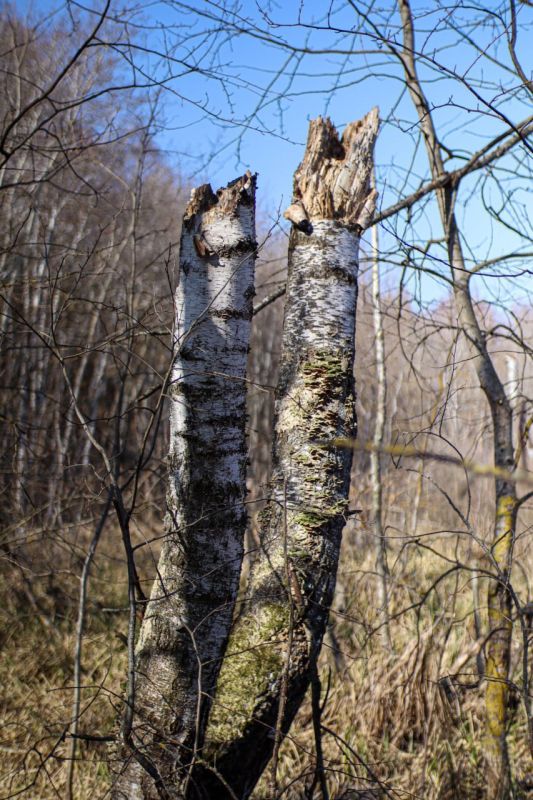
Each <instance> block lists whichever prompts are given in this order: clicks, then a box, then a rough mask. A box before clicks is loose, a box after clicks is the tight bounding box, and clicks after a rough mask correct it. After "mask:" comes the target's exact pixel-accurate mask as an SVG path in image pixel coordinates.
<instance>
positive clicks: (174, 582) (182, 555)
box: [113, 173, 256, 800]
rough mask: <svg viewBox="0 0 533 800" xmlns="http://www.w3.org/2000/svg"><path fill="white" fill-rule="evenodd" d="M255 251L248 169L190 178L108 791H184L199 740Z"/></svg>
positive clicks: (213, 653) (220, 651)
mask: <svg viewBox="0 0 533 800" xmlns="http://www.w3.org/2000/svg"><path fill="white" fill-rule="evenodd" d="M255 253H256V242H255V178H254V177H253V176H252V175H250V173H247V174H246V175H245V176H244V177H242V178H239V179H238V180H236V181H234V182H233V183H230V184H229V185H228V187H227V188H225V189H221V190H219V192H218V193H217V195H215V194H213V192H212V190H211V187H210V186H209V185H205V186H202V187H200V188H199V189H197V190H195V191H193V193H192V198H191V201H190V203H189V206H188V208H187V211H186V213H185V217H184V222H183V231H182V238H181V251H180V280H179V286H178V289H177V292H176V332H175V348H176V358H175V364H174V368H173V373H172V385H171V389H170V407H171V408H170V415H171V416H170V419H171V424H170V437H171V440H170V454H169V471H170V475H169V490H168V497H167V506H168V515H167V523H166V527H167V535H166V537H165V543H164V545H163V548H162V552H161V557H160V560H159V566H158V570H157V579H156V581H155V582H154V586H153V590H152V594H151V598H150V601H149V603H148V606H147V609H146V614H145V616H144V620H143V624H142V627H141V631H140V636H139V641H138V644H137V648H136V658H135V664H136V690H135V698H134V706H133V707H134V719H133V727H132V730H131V732H130V734H129V736H128V734H127V732H126V735H125V739H126V747H125V751H127V754H128V757H127V759H126V762H125V765H124V770H123V772H122V775H121V776H120V777H119V779H118V781H117V784H116V787H115V790H114V795H113V796H114V798H117V800H118V798H127V800H148V799H149V800H152V798H160V797H162V798H181V797H185V796H187V794H188V791H189V790H188V775H189V773H190V770H191V768H192V764H193V763H194V760H195V758H196V757H198V756H199V755H200V753H201V749H202V746H203V738H204V730H205V725H206V720H207V715H208V712H209V707H210V703H211V698H212V695H213V692H214V688H215V683H216V679H217V676H218V672H219V668H220V664H221V661H222V658H223V656H224V651H225V648H226V644H227V639H228V636H229V633H230V628H231V621H232V616H233V609H234V603H235V598H236V595H237V591H238V585H239V575H240V569H241V562H242V555H243V538H244V532H245V524H246V515H245V506H244V499H245V491H246V486H245V469H246V443H245V420H246V411H245V402H246V382H245V375H246V361H247V355H248V344H249V334H250V321H251V317H252V298H253V294H254V261H255ZM142 765H144V766H146V765H148V766H149V770H148V771H147V770H146V769H144V768H143V766H142ZM149 773H150V774H149ZM154 776H155V777H154Z"/></svg>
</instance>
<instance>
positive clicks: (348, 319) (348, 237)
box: [194, 109, 378, 798]
mask: <svg viewBox="0 0 533 800" xmlns="http://www.w3.org/2000/svg"><path fill="white" fill-rule="evenodd" d="M377 129H378V112H377V109H374V110H373V111H372V112H370V113H369V114H368V115H367V116H366V117H365V118H364V119H362V120H361V121H359V122H355V123H351V124H350V125H348V126H347V128H346V130H345V132H344V134H343V137H342V140H339V138H338V135H337V132H336V131H335V129H334V127H333V125H332V124H331V122H330V121H329V120H327V119H326V120H324V119H321V118H320V117H319V118H318V119H316V120H314V121H312V122H311V125H310V129H309V137H308V142H307V149H306V153H305V156H304V159H303V161H302V164H301V165H300V167H299V168H298V170H297V172H296V174H295V179H294V198H293V204H292V205H291V206H290V208H289V209H288V210H287V212H286V216H287V217H288V218H289V219H290V220H291V221H292V222H293V223H294V227H293V230H292V234H291V240H290V246H289V264H288V268H289V271H288V284H287V301H286V310H285V320H284V330H283V342H282V354H281V372H280V381H279V386H278V391H277V399H276V411H275V422H274V427H275V430H274V443H273V477H272V482H271V492H270V502H269V504H268V506H267V509H266V511H265V512H264V513H263V515H262V520H261V553H260V557H259V558H258V560H257V563H256V564H255V566H254V567H253V569H252V573H251V577H250V582H249V591H248V599H247V601H246V602H245V603H244V605H243V608H242V610H241V614H240V616H239V618H238V620H237V622H236V624H235V628H234V630H233V632H232V635H231V639H230V644H229V646H228V651H227V654H226V658H225V660H224V665H223V667H222V671H221V675H220V679H219V683H218V687H217V696H216V703H215V706H214V708H213V712H212V717H211V721H210V726H209V729H208V747H207V749H208V752H209V753H210V755H211V756H212V762H211V763H212V764H213V766H214V769H211V770H210V769H209V768H204V769H202V770H199V771H198V772H197V773H196V775H195V776H194V777H195V778H196V785H197V786H198V795H199V796H200V797H217V798H224V797H235V796H236V797H238V798H246V797H248V796H249V794H250V792H251V791H252V790H253V787H254V786H255V784H256V782H257V780H258V779H259V777H260V776H261V773H262V772H263V770H264V768H265V766H266V764H267V762H268V760H269V759H270V757H271V755H272V752H273V749H274V745H275V742H279V739H280V732H281V735H282V736H283V735H284V734H285V733H286V732H287V730H288V728H289V726H290V724H291V722H292V720H293V718H294V716H295V714H296V712H297V710H298V708H299V706H300V704H301V701H302V699H303V696H304V694H305V692H306V689H307V687H308V685H309V681H310V678H311V675H312V672H313V668H314V665H315V663H316V659H317V656H318V653H319V650H320V646H321V643H322V637H323V635H324V631H325V627H326V623H327V619H328V613H329V608H330V604H331V601H332V597H333V592H334V588H335V577H336V570H337V563H338V557H339V547H340V541H341V531H342V528H343V526H344V522H345V512H346V510H347V507H348V489H349V482H350V467H351V461H352V453H351V451H350V450H348V449H345V448H340V449H336V448H333V447H328V446H324V443H327V442H328V441H331V440H333V439H335V438H336V437H344V436H353V435H354V432H355V413H354V381H353V363H354V349H355V347H354V333H355V310H356V300H357V276H358V250H359V238H360V234H361V230H362V229H363V228H364V227H366V225H367V224H368V222H369V221H370V219H371V217H372V214H373V211H374V207H375V198H376V192H375V191H374V190H372V189H371V188H370V173H371V169H372V154H373V147H374V141H375V138H376V134H377ZM291 625H292V627H291ZM288 650H289V652H288ZM215 770H216V771H215ZM228 786H229V787H230V789H231V791H230V790H228V788H227V787H228Z"/></svg>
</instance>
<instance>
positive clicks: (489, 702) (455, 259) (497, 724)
mask: <svg viewBox="0 0 533 800" xmlns="http://www.w3.org/2000/svg"><path fill="white" fill-rule="evenodd" d="M398 8H399V11H400V16H401V21H402V28H403V50H402V52H398V51H397V50H396V49H395V48H394V47H392V46H391V45H389V47H390V48H391V49H392V51H393V52H394V53H395V55H397V56H398V58H399V59H400V61H401V63H402V66H403V68H404V73H405V78H406V83H407V87H408V89H409V92H410V94H411V98H412V100H413V103H414V105H415V108H416V110H417V113H418V117H419V120H420V127H421V130H422V134H423V136H424V141H425V144H426V150H427V154H428V159H429V163H430V167H431V174H432V178H433V179H437V178H442V176H443V175H445V174H446V170H445V168H444V162H443V159H442V151H441V145H440V142H439V140H438V137H437V134H436V131H435V127H434V124H433V119H432V115H431V109H430V106H429V103H428V101H427V98H426V97H425V95H424V92H423V89H422V86H421V83H420V80H419V78H418V75H417V70H416V62H415V52H416V49H415V41H414V31H413V20H412V12H411V6H410V3H409V0H398ZM456 192H457V186H452V185H450V184H444V185H443V187H442V188H440V189H437V191H436V195H437V201H438V205H439V211H440V216H441V221H442V226H443V228H444V232H445V235H446V240H447V248H448V259H449V262H450V267H451V272H452V278H453V291H454V300H455V308H456V312H457V318H458V322H459V325H460V327H461V329H462V331H463V334H464V337H465V340H466V344H467V347H468V351H469V356H470V360H471V363H472V365H473V367H474V369H475V371H476V375H477V379H478V382H479V386H480V388H481V389H482V391H483V392H484V394H485V397H486V398H487V401H488V404H489V407H490V411H491V417H492V433H493V453H494V465H495V467H498V468H501V469H503V470H506V471H508V472H512V471H513V470H514V468H515V463H514V450H513V413H512V409H511V405H510V403H509V400H508V398H507V396H506V394H505V390H504V387H503V384H502V382H501V380H500V378H499V376H498V373H497V372H496V369H495V367H494V363H493V361H492V358H491V356H490V354H489V352H488V350H487V345H486V342H485V336H484V335H483V332H482V330H481V328H480V326H479V323H478V320H477V317H476V314H475V310H474V306H473V303H472V295H471V292H470V286H469V280H470V273H469V271H468V269H467V267H466V263H465V260H464V256H463V250H462V247H461V241H460V236H459V229H458V226H457V220H456V217H455V213H454V201H455V195H456ZM495 500H496V503H495V523H494V537H493V544H492V548H491V555H492V562H493V563H492V566H493V569H494V572H495V573H496V575H497V577H496V579H495V580H494V581H491V582H490V584H489V589H488V611H489V629H490V639H489V642H488V644H487V652H486V671H485V677H486V679H487V684H486V687H487V688H486V719H487V732H486V746H485V755H486V760H487V767H488V770H487V797H488V798H489V800H507V798H508V797H509V796H510V791H511V771H510V763H509V755H508V751H507V705H508V693H509V690H508V681H509V665H510V655H511V636H512V621H511V611H512V598H511V593H510V592H509V582H510V578H511V566H512V554H513V544H514V540H515V532H516V514H517V508H518V505H517V497H516V485H515V483H514V482H513V481H508V480H504V479H502V478H496V479H495Z"/></svg>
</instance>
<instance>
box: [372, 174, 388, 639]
mask: <svg viewBox="0 0 533 800" xmlns="http://www.w3.org/2000/svg"><path fill="white" fill-rule="evenodd" d="M373 185H374V186H375V180H374V181H373ZM372 249H373V253H372V312H373V313H372V317H373V323H374V354H375V358H376V379H377V396H376V410H375V420H376V421H375V424H374V448H373V449H372V451H371V453H370V478H371V483H372V522H373V525H374V536H375V547H376V571H377V574H378V603H379V614H380V620H381V627H382V634H383V640H384V643H385V646H386V647H387V648H388V649H389V650H390V649H391V634H390V626H389V568H388V564H387V540H386V538H385V535H384V532H383V481H382V474H381V448H382V447H383V440H384V437H385V412H386V403H387V375H386V372H385V336H384V332H383V319H382V315H381V292H380V281H379V237H378V229H377V225H374V226H373V227H372Z"/></svg>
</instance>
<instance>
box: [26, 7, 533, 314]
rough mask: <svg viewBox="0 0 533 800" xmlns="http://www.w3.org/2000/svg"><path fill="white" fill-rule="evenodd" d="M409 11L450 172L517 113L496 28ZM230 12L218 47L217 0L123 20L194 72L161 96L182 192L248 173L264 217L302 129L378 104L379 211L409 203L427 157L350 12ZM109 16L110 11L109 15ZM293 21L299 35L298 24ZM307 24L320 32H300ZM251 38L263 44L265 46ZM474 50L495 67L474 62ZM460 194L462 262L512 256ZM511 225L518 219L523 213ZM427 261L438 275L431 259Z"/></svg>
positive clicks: (521, 109) (527, 27) (467, 16)
mask: <svg viewBox="0 0 533 800" xmlns="http://www.w3.org/2000/svg"><path fill="white" fill-rule="evenodd" d="M30 5H31V6H32V7H33V12H34V13H35V14H37V15H40V14H42V13H44V12H50V11H51V10H53V9H62V10H61V11H60V12H59V14H58V16H61V15H63V16H64V14H65V10H64V9H65V6H64V4H63V3H62V2H50V0H33V2H32V3H29V2H28V0H19V2H18V3H17V8H19V9H20V10H21V11H22V12H24V11H26V10H27V9H28V8H29V6H30ZM102 5H103V3H102V2H101V0H98V2H96V3H95V7H96V8H101V7H102ZM393 5H394V4H393V3H391V7H393ZM412 5H413V12H414V15H415V21H416V25H417V29H418V30H417V42H416V44H417V50H419V51H420V52H421V54H423V55H421V57H420V58H419V60H418V63H419V71H420V75H421V77H422V78H423V79H424V81H425V89H426V92H427V94H428V97H429V99H430V102H431V104H432V106H433V115H434V119H435V122H436V125H437V128H438V131H439V136H440V138H441V141H442V142H443V143H444V144H445V145H446V147H447V148H448V149H449V153H450V158H449V161H448V164H447V166H448V167H449V168H454V167H458V166H460V165H461V164H462V163H464V159H465V158H467V157H468V156H469V155H470V153H471V152H473V151H475V150H477V149H478V148H480V147H482V146H483V145H484V144H485V143H486V142H487V141H488V140H489V139H490V137H492V136H495V135H498V134H499V133H500V132H504V131H505V130H508V126H507V123H506V122H504V121H503V120H502V118H501V116H499V114H504V115H505V116H506V118H507V119H510V120H511V121H512V122H514V123H516V122H518V121H519V120H521V119H523V118H524V117H525V116H526V115H527V114H528V112H529V111H530V107H529V108H528V107H527V105H526V104H525V103H524V101H523V99H522V97H520V96H519V95H517V93H516V92H513V91H510V89H513V88H516V86H517V80H516V76H514V75H513V74H512V71H510V70H509V68H510V67H512V64H511V61H510V57H509V53H508V48H507V39H506V35H505V26H504V25H503V24H502V23H500V22H499V21H498V20H496V19H495V20H492V21H491V19H490V17H489V18H488V22H487V21H485V24H484V25H482V26H481V25H480V26H477V27H476V26H475V25H474V17H475V14H474V12H473V11H472V8H473V6H474V3H472V4H468V7H466V4H461V3H458V6H461V5H464V6H465V8H456V10H455V11H454V12H453V14H451V15H450V13H449V11H448V10H447V9H446V8H445V7H444V5H443V4H442V3H441V2H440V0H428V2H422V0H413V3H412ZM493 5H494V10H496V8H497V7H498V8H499V7H500V3H498V2H494V3H493ZM187 6H188V7H187ZM232 6H233V7H234V8H235V9H237V11H238V12H239V14H240V16H241V17H242V18H246V22H245V23H243V29H246V30H247V31H248V34H246V33H242V34H239V35H237V34H236V33H235V31H234V30H233V31H232V32H231V35H227V34H226V33H224V32H223V31H219V33H218V35H217V36H215V35H214V29H215V28H216V27H217V23H215V22H214V21H213V20H212V19H211V20H210V19H208V18H206V17H205V16H202V15H203V14H208V15H215V16H220V12H219V7H218V6H217V3H216V0H215V1H214V2H212V1H211V0H193V2H191V3H189V4H186V3H175V2H171V0H168V1H167V0H155V1H154V2H148V3H146V2H145V3H142V4H140V5H139V6H138V10H137V11H136V12H135V13H134V14H133V15H132V16H131V18H132V20H133V21H134V22H135V23H138V24H139V25H140V24H142V25H144V26H145V28H144V30H140V31H139V29H137V30H138V41H139V42H140V43H142V44H143V45H144V46H146V48H153V49H156V50H162V49H164V48H167V47H171V48H174V49H173V54H174V56H175V57H176V59H182V60H183V61H184V62H186V63H187V65H189V66H190V65H193V64H197V65H198V66H199V68H200V71H199V72H196V73H194V72H193V73H190V72H189V74H183V69H182V68H177V73H178V74H176V76H175V77H174V78H173V79H172V80H169V81H168V83H167V84H166V89H165V92H164V93H163V95H162V128H161V132H160V134H159V136H158V143H159V145H160V146H161V147H162V148H163V149H164V150H166V151H167V152H168V154H169V158H170V159H171V160H172V161H173V162H177V163H179V165H180V168H181V169H182V171H183V172H184V173H185V175H186V176H188V177H190V178H191V180H193V181H194V182H200V181H202V180H205V179H209V180H210V181H211V183H212V184H213V185H216V186H218V185H222V184H224V183H226V182H227V181H228V180H231V179H232V178H234V177H235V176H236V174H238V173H239V172H241V171H243V170H244V169H245V168H250V169H251V170H252V171H256V172H258V174H259V190H260V194H259V197H260V207H261V208H262V209H263V212H264V213H265V214H266V215H267V216H270V217H274V216H275V215H276V213H277V209H278V208H279V207H281V209H282V210H283V208H284V207H285V206H286V205H287V204H288V202H289V200H290V194H291V182H292V174H293V171H294V169H295V167H296V166H297V164H298V162H299V160H300V158H301V156H302V151H303V147H304V144H305V139H306V134H307V126H308V121H309V119H311V118H313V117H316V116H317V115H318V114H328V115H329V116H330V117H331V118H332V120H333V122H334V123H335V124H336V125H337V126H338V127H340V128H342V127H343V126H344V125H345V124H346V123H347V122H349V121H350V120H353V119H356V118H358V117H360V116H362V115H363V114H364V113H366V111H368V110H369V108H371V107H372V106H374V105H378V106H379V108H380V114H381V118H382V119H383V126H382V130H381V133H380V137H379V140H378V144H377V148H376V161H377V164H378V184H379V185H378V188H379V189H380V193H381V202H382V203H384V205H388V204H389V203H391V202H393V201H394V200H395V199H397V196H398V193H399V192H400V193H404V194H408V193H409V192H410V191H412V190H413V189H414V188H416V187H417V186H418V185H419V182H420V180H421V179H422V178H423V177H424V176H427V172H428V170H427V158H426V154H425V152H424V149H423V146H421V144H420V142H417V133H418V128H417V125H416V114H415V111H414V108H413V105H412V103H411V100H410V98H409V96H408V94H407V93H406V91H405V86H404V84H403V80H402V73H401V70H400V68H399V66H398V64H397V63H395V62H394V59H391V57H390V55H389V53H388V52H387V48H386V46H384V45H383V43H380V42H379V41H377V40H376V39H375V38H373V37H372V35H368V31H370V34H372V29H371V27H369V26H368V25H367V26H366V31H367V34H366V35H361V29H362V27H364V26H363V25H362V22H361V18H360V17H359V16H358V15H357V14H356V13H355V12H354V10H353V8H352V7H351V6H350V3H349V2H346V1H345V0H334V2H333V4H332V6H331V9H332V14H331V16H330V17H329V18H328V19H326V18H325V17H324V12H323V9H324V8H325V7H326V4H324V3H323V2H322V0H305V2H304V3H301V2H300V0H288V2H285V3H283V4H281V3H274V2H273V0H264V2H263V4H262V6H261V7H259V6H258V5H257V4H256V3H255V1H254V0H243V2H241V3H238V4H237V3H232ZM491 6H492V3H489V8H491ZM114 7H115V8H116V9H117V10H119V9H120V8H121V5H119V4H116V5H115V6H114ZM517 8H518V10H519V29H518V36H517V53H518V55H519V57H520V58H521V59H522V60H523V63H524V64H525V65H527V64H528V58H529V52H528V51H527V47H528V38H529V39H530V38H531V33H532V30H531V29H532V23H533V9H531V8H528V7H527V6H526V5H525V4H522V3H518V4H517ZM301 9H303V11H302V13H301V18H300V21H301V22H303V23H304V25H303V26H301V25H300V26H297V25H295V22H296V21H297V20H298V14H299V11H300V10H301ZM469 9H470V10H469ZM372 19H373V20H375V21H377V22H378V23H379V28H380V30H381V31H383V32H385V33H386V35H387V37H388V38H389V41H390V40H391V39H392V40H393V39H394V37H396V36H397V34H398V30H397V22H398V20H397V17H396V16H395V15H394V14H389V15H387V14H385V13H382V14H379V13H378V12H376V13H375V14H374V16H373V17H372ZM505 21H506V20H505V19H504V20H503V22H505ZM307 23H313V24H315V25H317V26H318V28H319V29H318V30H313V31H311V30H310V29H309V27H307V28H306V24H307ZM254 26H255V29H254ZM218 27H219V28H220V27H221V26H220V24H219V25H218ZM453 28H455V29H456V30H455V31H454V30H453ZM335 29H337V30H335ZM132 30H133V29H132ZM263 31H266V32H267V33H268V36H270V37H272V38H273V40H274V44H273V43H272V42H271V43H269V42H266V41H265V40H264V38H263V36H262V32H263ZM250 32H252V33H254V32H255V35H254V36H252V35H249V34H250ZM108 35H109V32H108ZM465 37H469V39H470V40H471V41H470V42H469V41H467V39H466V38H465ZM74 40H75V37H73V46H74V44H75V41H74ZM283 42H285V43H288V44H290V45H291V46H292V47H297V48H307V49H308V50H309V51H311V52H309V53H306V54H302V53H294V52H292V53H291V52H290V51H289V50H288V49H287V48H286V47H283V46H280V45H281V44H282V43H283ZM348 51H349V53H348ZM484 51H487V52H489V53H490V55H491V57H495V58H497V59H499V60H500V61H501V65H496V64H495V63H494V61H493V60H487V58H485V57H484V55H483V53H484ZM142 58H143V59H144V65H145V66H146V67H147V68H149V69H151V70H152V71H154V70H155V71H159V74H160V75H161V76H165V75H166V73H165V69H166V66H165V63H164V62H161V63H159V64H158V60H157V58H155V57H154V56H153V55H152V56H143V57H142ZM529 69H531V61H530V60H529ZM469 86H471V87H472V89H473V91H471V90H470V89H469V88H468V87H469ZM487 102H489V103H490V104H491V105H492V108H489V107H488V105H487ZM530 105H531V104H530ZM504 163H505V162H504ZM508 165H509V171H512V170H513V169H515V165H514V161H511V160H508ZM473 185H474V183H473V181H472V180H471V181H465V186H464V189H463V194H462V197H464V198H465V199H467V200H468V202H467V203H466V204H465V205H464V207H461V206H459V208H458V212H459V218H460V220H462V221H463V224H464V229H465V231H466V232H467V234H468V243H469V248H470V249H471V252H472V255H473V257H475V258H478V259H484V258H489V257H495V256H496V255H499V254H500V253H503V252H505V251H507V250H509V249H513V248H514V247H515V246H516V242H517V236H516V235H515V234H513V232H512V231H511V230H510V229H509V227H503V228H502V227H500V230H499V231H498V233H495V231H494V228H493V225H492V223H491V224H489V222H490V218H489V217H488V215H487V214H486V212H485V211H484V209H483V204H482V200H483V199H484V200H485V201H487V199H489V201H490V202H493V200H494V201H496V200H497V197H495V196H494V192H495V191H496V190H495V187H494V186H492V185H491V184H490V181H489V182H487V184H486V186H485V187H484V190H485V195H484V196H483V197H482V196H481V193H480V191H479V188H477V189H476V191H475V192H474V193H473V194H471V195H470V194H469V189H470V188H471V187H472V186H473ZM522 185H523V182H522ZM515 200H517V201H518V206H517V207H521V206H523V207H524V209H525V208H526V205H525V204H526V203H527V202H528V201H527V198H526V195H525V191H524V190H523V189H521V188H518V189H517V190H516V194H515ZM529 202H531V201H529ZM506 213H507V212H506ZM522 213H523V214H525V215H526V216H527V211H523V212H522ZM515 222H516V220H515ZM519 222H520V221H519ZM526 222H527V220H526ZM416 225H417V235H418V237H419V239H423V238H437V237H438V236H439V235H440V223H439V222H438V219H437V215H436V213H435V208H434V206H433V207H431V206H429V207H428V208H427V210H426V211H425V212H424V213H423V214H422V213H420V216H419V219H418V220H417V221H416ZM392 226H393V224H392V223H386V224H385V225H384V226H383V230H382V241H383V242H384V247H386V248H387V249H389V250H391V251H393V250H394V246H395V237H396V244H401V241H400V240H401V239H402V237H405V238H407V239H408V238H409V236H410V230H409V228H408V227H404V228H402V227H401V226H400V227H399V228H398V229H397V230H396V231H395V233H394V235H392V234H391V230H392ZM532 233H533V232H532V231H530V234H532ZM398 235H400V239H398V238H397V236H398ZM400 249H401V248H400ZM530 249H531V248H530ZM435 263H436V267H437V268H438V269H440V268H441V265H439V263H438V260H437V261H436V262H435ZM444 289H445V287H443V286H442V285H440V286H439V284H438V282H437V283H436V282H435V281H434V280H433V279H428V278H425V279H424V287H423V292H424V295H425V296H426V297H428V298H429V299H431V298H434V299H439V298H440V297H441V296H442V293H443V291H444Z"/></svg>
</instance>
